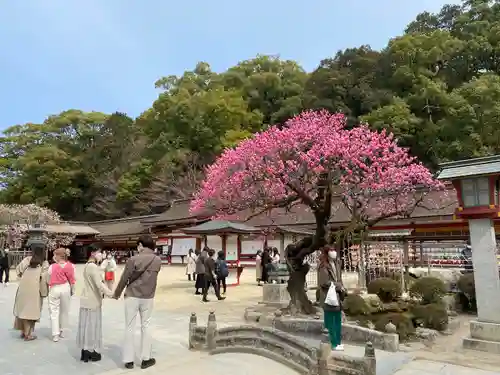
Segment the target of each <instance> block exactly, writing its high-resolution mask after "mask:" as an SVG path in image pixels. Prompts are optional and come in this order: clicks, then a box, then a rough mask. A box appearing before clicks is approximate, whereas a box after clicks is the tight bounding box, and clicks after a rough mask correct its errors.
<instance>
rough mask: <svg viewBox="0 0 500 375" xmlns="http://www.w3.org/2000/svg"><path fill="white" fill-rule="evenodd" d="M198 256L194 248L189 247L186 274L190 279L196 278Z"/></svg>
mask: <svg viewBox="0 0 500 375" xmlns="http://www.w3.org/2000/svg"><path fill="white" fill-rule="evenodd" d="M197 258H198V257H197V256H196V254H195V253H194V251H193V249H189V252H188V255H187V265H186V275H187V277H188V280H189V281H191V280H193V281H195V280H196V259H197ZM191 276H192V277H193V278H192V279H191Z"/></svg>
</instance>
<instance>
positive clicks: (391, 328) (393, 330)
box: [385, 322, 398, 333]
mask: <svg viewBox="0 0 500 375" xmlns="http://www.w3.org/2000/svg"><path fill="white" fill-rule="evenodd" d="M385 332H386V333H398V329H397V328H396V326H395V325H394V324H393V323H392V322H389V323H387V324H386V325H385Z"/></svg>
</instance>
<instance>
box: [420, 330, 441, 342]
mask: <svg viewBox="0 0 500 375" xmlns="http://www.w3.org/2000/svg"><path fill="white" fill-rule="evenodd" d="M415 335H416V336H417V337H418V338H419V339H421V340H422V341H423V343H424V344H425V345H431V344H433V343H434V342H435V341H436V338H437V337H438V335H439V332H438V331H436V330H433V329H429V328H422V327H418V328H417V329H416V331H415Z"/></svg>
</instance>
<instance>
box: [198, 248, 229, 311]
mask: <svg viewBox="0 0 500 375" xmlns="http://www.w3.org/2000/svg"><path fill="white" fill-rule="evenodd" d="M214 254H215V250H214V249H209V250H208V251H207V255H208V256H207V257H206V258H205V261H204V266H205V287H204V288H203V299H202V301H203V302H209V301H208V298H207V294H208V289H209V288H210V286H212V288H214V292H215V295H216V296H217V299H218V300H219V301H221V300H223V299H226V297H221V295H220V291H219V287H218V286H217V282H216V279H217V275H216V274H215V259H214Z"/></svg>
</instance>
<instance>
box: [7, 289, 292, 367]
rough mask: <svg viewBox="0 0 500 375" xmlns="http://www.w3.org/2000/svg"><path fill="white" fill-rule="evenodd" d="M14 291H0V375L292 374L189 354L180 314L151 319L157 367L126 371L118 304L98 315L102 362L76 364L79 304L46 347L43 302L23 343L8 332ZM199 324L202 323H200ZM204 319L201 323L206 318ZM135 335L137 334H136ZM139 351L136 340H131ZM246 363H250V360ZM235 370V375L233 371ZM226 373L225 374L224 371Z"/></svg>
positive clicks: (254, 360) (239, 359)
mask: <svg viewBox="0 0 500 375" xmlns="http://www.w3.org/2000/svg"><path fill="white" fill-rule="evenodd" d="M16 289H17V285H16V284H10V285H9V286H8V287H3V286H0V305H1V306H2V307H3V310H4V311H3V313H2V314H1V315H0V342H1V345H2V350H0V374H2V375H49V374H50V375H63V374H71V375H98V374H109V375H113V374H121V373H125V372H126V373H134V372H135V371H141V373H142V372H143V373H151V374H154V373H160V372H161V373H163V372H164V371H165V370H167V369H168V370H169V373H170V374H172V375H176V374H185V373H186V371H192V372H193V373H194V371H196V370H198V371H201V370H203V371H204V374H205V375H212V374H213V375H216V374H217V375H218V374H220V373H221V372H222V371H226V370H228V369H231V370H232V372H233V373H236V374H242V375H245V374H253V373H254V370H255V369H260V370H261V371H264V369H275V370H276V371H277V372H278V373H280V374H282V375H292V374H295V373H294V371H292V370H289V369H288V368H286V367H284V366H283V365H281V364H278V363H275V362H272V361H270V360H267V359H265V358H260V357H255V356H253V357H252V356H248V355H243V354H242V355H234V354H231V355H219V356H213V357H212V356H207V355H206V354H204V353H197V352H190V351H189V350H188V349H187V336H188V320H189V316H186V315H185V314H182V315H180V314H176V313H172V312H165V311H157V312H156V313H155V314H154V318H153V325H152V326H153V338H154V344H153V352H154V356H155V357H156V359H157V361H158V365H157V366H155V367H152V368H151V369H148V370H140V369H136V370H133V371H131V370H126V369H123V368H122V367H123V366H122V362H121V348H120V347H121V343H122V335H123V330H122V328H123V326H124V322H123V320H124V317H123V302H122V300H120V301H115V300H110V299H108V300H106V301H105V306H104V309H103V336H104V349H103V353H102V354H103V360H102V361H101V362H98V363H88V364H85V363H81V362H80V361H79V350H78V348H77V347H76V343H75V336H76V332H75V331H76V324H77V316H78V315H77V314H78V307H79V303H78V298H77V297H74V298H73V300H72V306H71V313H70V322H71V327H70V331H69V332H68V334H67V338H64V339H62V340H61V341H59V342H58V343H54V342H52V341H51V339H50V336H51V333H50V323H49V320H48V311H47V310H48V308H47V305H46V302H45V303H44V309H43V313H42V319H41V321H40V323H39V324H37V326H36V328H35V331H36V334H37V336H38V339H37V340H35V341H32V342H24V341H23V340H21V339H20V338H19V335H18V332H17V331H13V330H12V329H11V328H12V323H13V315H12V312H11V311H12V310H11V309H12V306H13V302H14V297H15V293H16ZM200 318H201V320H203V317H200ZM205 319H206V318H205ZM137 335H139V332H137ZM136 344H137V345H138V336H137V340H136ZM250 357H251V359H250ZM236 366H238V370H237V371H235V370H236ZM224 369H225V370H224Z"/></svg>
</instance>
